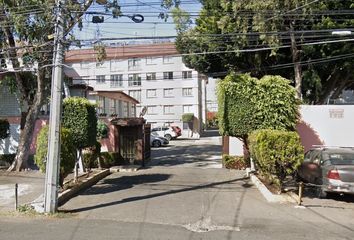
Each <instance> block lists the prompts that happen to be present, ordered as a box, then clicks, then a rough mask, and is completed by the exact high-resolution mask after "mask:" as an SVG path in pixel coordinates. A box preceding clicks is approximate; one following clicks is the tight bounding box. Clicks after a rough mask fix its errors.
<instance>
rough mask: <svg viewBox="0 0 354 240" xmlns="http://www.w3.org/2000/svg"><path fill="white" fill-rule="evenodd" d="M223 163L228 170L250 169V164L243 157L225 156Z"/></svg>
mask: <svg viewBox="0 0 354 240" xmlns="http://www.w3.org/2000/svg"><path fill="white" fill-rule="evenodd" d="M222 161H223V164H224V166H225V168H227V169H238V170H243V169H246V168H247V167H249V165H250V162H249V161H248V160H247V159H245V158H244V157H243V156H230V155H227V154H225V155H223V156H222Z"/></svg>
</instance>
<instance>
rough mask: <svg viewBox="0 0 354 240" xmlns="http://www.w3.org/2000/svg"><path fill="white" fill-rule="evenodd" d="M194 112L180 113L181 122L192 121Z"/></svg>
mask: <svg viewBox="0 0 354 240" xmlns="http://www.w3.org/2000/svg"><path fill="white" fill-rule="evenodd" d="M193 119H194V114H193V113H185V114H183V115H182V122H193Z"/></svg>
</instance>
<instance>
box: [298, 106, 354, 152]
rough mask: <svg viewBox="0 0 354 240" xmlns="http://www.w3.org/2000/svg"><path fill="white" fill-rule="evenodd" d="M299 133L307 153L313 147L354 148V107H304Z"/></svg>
mask: <svg viewBox="0 0 354 240" xmlns="http://www.w3.org/2000/svg"><path fill="white" fill-rule="evenodd" d="M300 112H301V122H300V123H299V124H298V126H297V131H298V133H299V135H300V137H301V141H302V144H303V145H304V147H305V151H307V150H308V149H309V148H310V147H311V146H312V145H329V146H354V135H353V134H354V131H353V129H354V124H353V120H354V106H353V105H318V106H313V105H311V106H310V105H303V106H301V111H300Z"/></svg>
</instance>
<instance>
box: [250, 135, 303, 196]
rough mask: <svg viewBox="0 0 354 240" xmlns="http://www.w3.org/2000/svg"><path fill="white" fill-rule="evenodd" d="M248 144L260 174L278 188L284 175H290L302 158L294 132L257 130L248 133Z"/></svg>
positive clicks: (300, 146)
mask: <svg viewBox="0 0 354 240" xmlns="http://www.w3.org/2000/svg"><path fill="white" fill-rule="evenodd" d="M249 145H250V151H251V157H252V158H253V159H254V160H255V162H256V164H257V166H258V167H259V170H260V172H261V173H262V175H264V176H265V177H266V178H267V179H268V180H269V181H270V182H272V183H275V184H276V185H277V186H278V187H279V188H280V190H281V189H282V184H283V181H284V179H285V178H286V176H288V175H292V174H293V173H294V172H295V171H296V169H297V168H298V167H299V166H300V164H301V163H302V161H303V159H304V148H303V146H302V145H301V141H300V137H299V135H298V134H297V133H296V132H289V131H281V130H269V129H266V130H258V131H255V132H253V133H252V134H251V135H250V137H249Z"/></svg>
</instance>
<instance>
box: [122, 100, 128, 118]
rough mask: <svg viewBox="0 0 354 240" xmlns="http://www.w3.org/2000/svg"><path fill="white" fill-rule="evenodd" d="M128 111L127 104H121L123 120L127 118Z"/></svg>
mask: <svg viewBox="0 0 354 240" xmlns="http://www.w3.org/2000/svg"><path fill="white" fill-rule="evenodd" d="M128 109H129V103H128V102H123V117H124V118H126V117H129V115H128V114H129V113H128Z"/></svg>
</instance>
